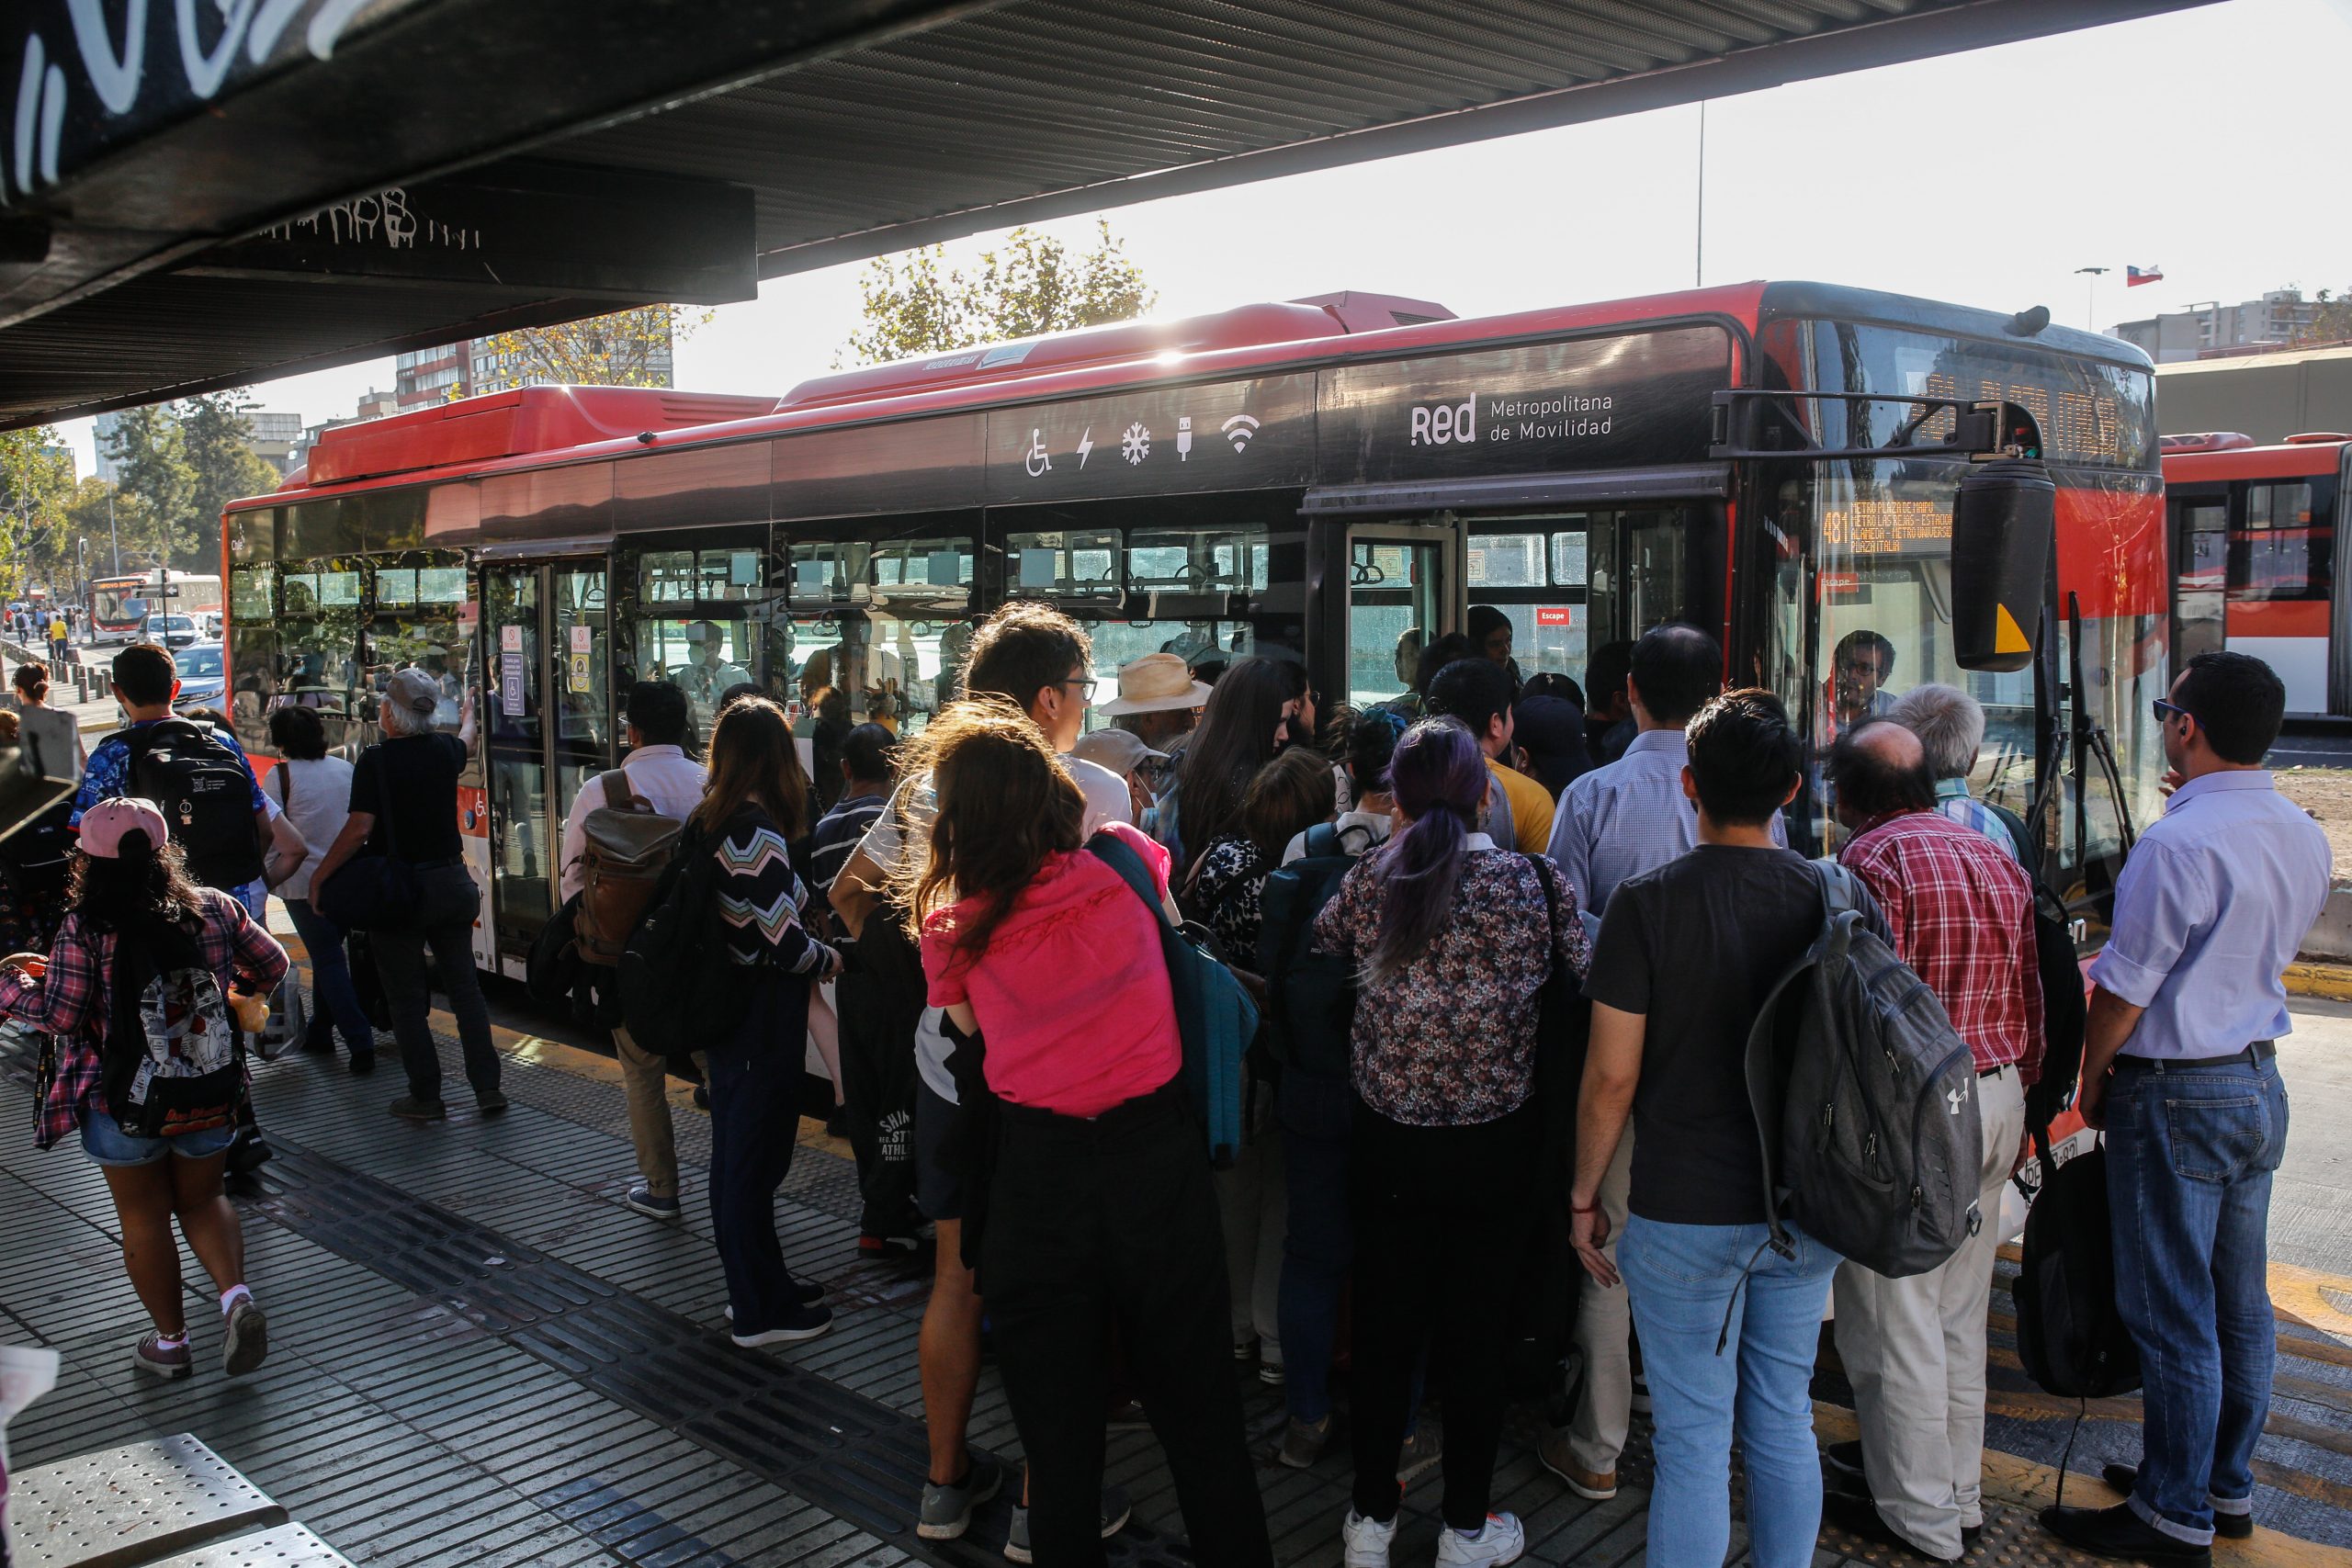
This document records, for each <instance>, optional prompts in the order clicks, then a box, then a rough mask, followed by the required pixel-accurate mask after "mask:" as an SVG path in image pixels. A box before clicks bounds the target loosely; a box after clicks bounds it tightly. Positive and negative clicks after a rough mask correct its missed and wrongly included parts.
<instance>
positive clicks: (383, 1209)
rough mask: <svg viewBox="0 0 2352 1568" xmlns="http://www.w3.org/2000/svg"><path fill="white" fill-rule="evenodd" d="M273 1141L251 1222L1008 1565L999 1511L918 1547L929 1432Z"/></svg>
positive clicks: (762, 1464) (659, 1415) (804, 1483)
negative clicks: (256, 1218)
mask: <svg viewBox="0 0 2352 1568" xmlns="http://www.w3.org/2000/svg"><path fill="white" fill-rule="evenodd" d="M270 1141H271V1143H272V1145H273V1146H275V1147H276V1149H277V1158H276V1159H274V1160H272V1161H271V1162H270V1163H269V1165H267V1166H266V1167H265V1168H264V1181H265V1186H266V1196H265V1197H263V1198H262V1199H261V1200H260V1201H258V1202H256V1203H255V1204H254V1206H253V1207H254V1211H256V1212H258V1213H262V1214H265V1215H266V1216H268V1217H269V1218H270V1219H272V1220H274V1221H276V1222H277V1224H282V1225H284V1226H286V1227H287V1228H288V1230H290V1231H293V1232H294V1233H295V1234H297V1235H301V1236H303V1237H304V1238H306V1239H308V1240H310V1241H311V1242H313V1243H315V1244H316V1245H318V1246H320V1247H324V1248H325V1249H326V1250H328V1251H330V1252H333V1253H334V1254H336V1255H337V1256H339V1257H343V1258H349V1259H350V1260H352V1261H353V1262H356V1263H359V1264H361V1265H363V1266H365V1267H367V1268H368V1269H373V1270H374V1271H375V1272H377V1273H379V1274H380V1275H382V1276H384V1277H385V1278H387V1279H390V1280H393V1281H395V1282H396V1283H398V1284H400V1285H401V1286H403V1287H404V1288H406V1289H408V1290H410V1291H412V1292H415V1293H416V1294H417V1295H419V1296H421V1297H424V1298H425V1299H427V1300H430V1301H434V1302H436V1303H440V1304H441V1305H443V1306H445V1307H447V1309H449V1310H450V1311H451V1312H453V1313H456V1314H458V1315H459V1316H460V1317H463V1318H465V1319H466V1320H467V1321H469V1322H470V1323H472V1324H474V1325H476V1326H477V1327H479V1328H481V1330H482V1331H484V1332H485V1333H488V1334H491V1335H494V1336H496V1337H499V1338H500V1339H503V1340H504V1341H505V1342H506V1343H508V1344H511V1345H513V1346H515V1348H518V1349H521V1350H523V1351H525V1352H526V1353H527V1354H529V1355H531V1356H533V1357H535V1358H536V1359H538V1360H540V1361H543V1362H545V1363H546V1364H548V1365H549V1366H552V1367H555V1368H558V1369H560V1371H563V1372H564V1373H565V1374H566V1375H568V1376H570V1377H571V1378H572V1379H574V1380H575V1381H577V1382H580V1383H581V1384H582V1385H583V1386H585V1387H588V1388H591V1389H594V1390H595V1391H596V1392H597V1393H600V1394H602V1395H603V1396H604V1397H605V1398H607V1399H609V1400H611V1401H613V1402H614V1403H615V1404H618V1405H621V1406H623V1407H624V1408H627V1409H629V1410H632V1411H635V1412H636V1413H638V1414H639V1415H640V1416H645V1417H647V1418H648V1419H650V1420H652V1421H654V1422H657V1423H659V1424H660V1425H661V1426H662V1427H666V1428H668V1429H670V1430H672V1431H674V1432H677V1433H678V1434H679V1435H680V1436H682V1437H684V1438H687V1439H688V1440H690V1441H692V1442H695V1443H696V1444H698V1445H700V1446H701V1447H703V1448H705V1449H707V1450H709V1451H710V1452H712V1453H714V1454H717V1455H718V1456H720V1457H721V1458H724V1459H726V1460H729V1461H731V1462H733V1463H735V1464H737V1465H740V1466H741V1467H742V1468H743V1469H744V1470H747V1471H749V1472H752V1473H753V1474H756V1475H759V1476H761V1477H762V1478H763V1479H765V1480H769V1481H772V1482H774V1483H775V1484H777V1485H779V1486H781V1487H783V1488H785V1489H786V1491H788V1492H791V1493H792V1494H794V1495H797V1496H799V1497H802V1498H805V1499H807V1500H808V1501H809V1502H811V1503H814V1504H815V1505H817V1506H819V1507H820V1508H823V1509H825V1510H826V1511H827V1512H829V1513H831V1514H833V1515H834V1516H835V1517H839V1518H842V1519H843V1520H846V1521H847V1522H849V1523H851V1524H854V1525H855V1526H857V1527H858V1528H859V1529H864V1530H866V1531H869V1532H871V1533H872V1534H874V1535H876V1536H878V1537H881V1538H882V1539H884V1540H888V1541H889V1542H891V1544H893V1545H894V1546H897V1547H899V1549H901V1550H903V1551H909V1552H910V1553H913V1554H915V1555H917V1556H920V1557H922V1559H923V1560H925V1561H927V1562H940V1563H948V1564H956V1565H958V1568H979V1565H981V1564H994V1563H998V1562H1002V1561H1003V1559H1002V1557H1001V1548H1002V1546H1003V1540H1004V1534H1003V1532H1004V1529H1005V1528H1006V1522H1007V1519H1008V1517H1009V1514H1008V1509H1007V1506H1006V1504H1005V1503H1003V1502H999V1503H998V1504H996V1505H993V1506H991V1508H990V1509H989V1511H988V1512H987V1513H986V1514H985V1515H983V1516H981V1517H978V1518H976V1519H975V1521H974V1525H973V1529H972V1530H971V1532H970V1533H969V1534H967V1536H966V1537H965V1538H964V1539H963V1540H958V1541H952V1542H934V1541H924V1540H919V1539H918V1538H917V1537H916V1536H915V1533H914V1530H913V1528H912V1523H911V1521H912V1519H913V1517H914V1511H915V1504H916V1502H917V1500H918V1499H919V1498H920V1497H921V1495H922V1485H923V1479H924V1474H925V1471H926V1468H927V1465H928V1459H929V1455H928V1449H927V1447H926V1444H925V1441H924V1434H923V1429H922V1424H921V1423H920V1422H918V1421H915V1420H913V1419H910V1417H908V1416H902V1415H899V1413H898V1412H896V1411H894V1410H891V1409H890V1408H889V1407H888V1406H887V1405H884V1404H880V1403H878V1402H876V1401H875V1400H871V1399H867V1398H865V1396H863V1395H861V1394H857V1393H851V1392H850V1391H849V1390H847V1389H845V1388H842V1386H841V1385H840V1384H838V1383H835V1382H831V1381H829V1380H827V1379H825V1378H822V1377H819V1376H817V1375H815V1374H814V1373H811V1372H807V1371H801V1370H800V1369H798V1368H797V1367H794V1366H792V1365H791V1364H789V1363H788V1362H785V1361H781V1360H778V1359H775V1358H774V1357H772V1356H768V1355H764V1354H762V1353H760V1352H758V1351H753V1350H742V1349H739V1348H736V1347H735V1346H734V1345H733V1344H731V1343H729V1341H728V1340H727V1339H726V1338H724V1337H721V1336H718V1335H716V1334H713V1333H712V1332H710V1331H709V1330H708V1329H707V1328H705V1327H703V1326H702V1325H698V1324H696V1323H695V1322H693V1321H692V1320H690V1319H688V1318H685V1317H683V1316H681V1315H679V1314H676V1313H673V1312H670V1311H668V1310H666V1309H665V1308H662V1307H660V1306H657V1305H655V1304H654V1303H651V1302H650V1301H647V1300H645V1299H644V1298H643V1297H640V1296H638V1295H635V1294H633V1293H631V1292H627V1291H624V1290H621V1289H619V1288H618V1287H616V1286H615V1285H613V1284H612V1283H610V1282H609V1281H607V1280H601V1279H598V1278H597V1277H596V1276H594V1275H593V1274H589V1273H586V1272H584V1271H582V1270H581V1269H575V1268H572V1267H571V1266H570V1265H568V1264H566V1263H563V1262H561V1261H560V1260H559V1259H557V1258H551V1257H548V1256H547V1255H546V1254H544V1253H541V1252H539V1251H537V1250H536V1249H534V1248H532V1247H526V1246H524V1245H522V1244H521V1243H519V1242H517V1241H515V1240H513V1239H511V1238H509V1237H507V1236H504V1235H501V1234H500V1233H499V1232H497V1231H494V1230H492V1229H491V1228H490V1227H488V1226H485V1225H481V1224H475V1223H474V1222H472V1221H470V1220H467V1219H465V1218H463V1217H461V1216H459V1215H458V1214H455V1213H450V1212H449V1211H448V1210H447V1209H444V1208H442V1207H440V1206H439V1205H437V1204H435V1203H431V1202H427V1201H424V1200H422V1199H418V1198H415V1197H413V1196H411V1195H410V1194H408V1193H405V1192H402V1191H401V1190H400V1189H398V1188H396V1187H394V1186H392V1185H391V1184H390V1183H388V1182H384V1181H379V1180H378V1179H376V1178H374V1177H371V1176H368V1175H367V1174H365V1173H363V1172H360V1171H356V1170H353V1169H351V1168H349V1167H347V1166H344V1165H341V1164H339V1163H337V1162H336V1161H334V1160H333V1159H330V1158H328V1157H326V1156H322V1155H319V1154H315V1153H312V1152H310V1151H308V1150H304V1149H301V1148H298V1147H295V1146H293V1145H290V1144H289V1143H288V1141H287V1140H286V1139H285V1138H283V1137H282V1136H280V1135H278V1134H274V1133H273V1134H271V1140H270ZM1111 1547H1112V1562H1114V1563H1116V1564H1119V1565H1120V1568H1190V1564H1191V1562H1192V1559H1191V1558H1190V1556H1189V1555H1188V1554H1186V1553H1184V1552H1183V1551H1182V1547H1181V1546H1180V1545H1178V1544H1176V1543H1174V1542H1171V1541H1170V1540H1166V1539H1165V1538H1163V1537H1161V1536H1159V1534H1158V1533H1157V1532H1154V1531H1152V1530H1150V1529H1146V1528H1144V1527H1143V1526H1141V1525H1140V1524H1137V1525H1135V1526H1131V1527H1130V1528H1129V1529H1127V1530H1125V1531H1124V1532H1122V1533H1121V1535H1120V1536H1119V1537H1117V1538H1116V1539H1115V1540H1114V1541H1113V1542H1111Z"/></svg>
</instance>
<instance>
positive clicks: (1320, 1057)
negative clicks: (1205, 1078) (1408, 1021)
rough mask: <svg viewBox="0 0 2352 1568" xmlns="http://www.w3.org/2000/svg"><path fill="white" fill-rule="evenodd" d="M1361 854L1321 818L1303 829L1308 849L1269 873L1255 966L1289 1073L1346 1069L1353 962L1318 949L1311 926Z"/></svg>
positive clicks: (1273, 1038)
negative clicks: (1263, 987)
mask: <svg viewBox="0 0 2352 1568" xmlns="http://www.w3.org/2000/svg"><path fill="white" fill-rule="evenodd" d="M1358 858H1359V856H1358V855H1357V854H1351V853H1350V852H1348V849H1347V845H1346V842H1345V840H1342V839H1341V837H1340V831H1339V829H1337V828H1335V827H1334V826H1332V824H1330V823H1329V822H1318V823H1317V824H1316V825H1315V826H1314V827H1312V828H1309V829H1307V830H1306V854H1305V856H1304V857H1302V858H1301V859H1298V860H1295V861H1293V862H1291V863H1290V864H1288V865H1286V866H1283V867H1282V868H1281V869H1280V870H1278V871H1275V872H1273V873H1272V874H1270V875H1268V876H1267V878H1266V886H1265V891H1264V893H1263V894H1262V895H1261V897H1260V903H1259V907H1260V910H1261V915H1262V917H1263V919H1262V920H1261V923H1260V925H1259V927H1258V953H1257V964H1258V973H1259V974H1261V975H1262V976H1265V980H1266V1009H1265V1013H1264V1016H1263V1019H1262V1022H1263V1025H1264V1035H1263V1038H1264V1040H1265V1042H1266V1047H1267V1049H1268V1050H1269V1051H1270V1052H1271V1053H1272V1055H1273V1059H1274V1063H1275V1065H1276V1066H1279V1067H1280V1068H1281V1069H1282V1070H1283V1071H1284V1072H1300V1073H1305V1074H1306V1075H1307V1076H1308V1077H1317V1078H1342V1079H1344V1078H1345V1077H1347V1076H1348V1068H1349V1064H1350V1060H1351V1055H1350V1050H1349V1044H1348V1036H1349V1032H1350V1031H1351V1029H1352V1028H1353V1027H1354V1024H1355V1016H1356V972H1355V965H1354V964H1351V963H1349V962H1348V961H1347V960H1346V959H1344V958H1337V957H1334V956H1333V955H1331V954H1330V953H1317V952H1316V951H1315V946H1314V932H1315V917H1316V916H1317V914H1320V913H1321V912H1322V909H1323V906H1324V905H1326V904H1328V903H1329V902H1330V901H1331V899H1332V897H1334V896H1335V895H1337V894H1338V892H1339V891H1340V881H1341V880H1342V879H1343V878H1344V877H1346V875H1347V874H1348V868H1349V867H1350V866H1352V865H1353V864H1355V863H1356V861H1357V859H1358Z"/></svg>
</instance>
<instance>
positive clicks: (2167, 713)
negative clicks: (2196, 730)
mask: <svg viewBox="0 0 2352 1568" xmlns="http://www.w3.org/2000/svg"><path fill="white" fill-rule="evenodd" d="M2154 709H2155V715H2156V722H2157V723H2158V724H2169V723H2171V722H2172V721H2173V720H2174V719H2176V718H2185V719H2188V721H2189V722H2190V723H2192V724H2194V723H2195V722H2196V721H2197V716H2196V715H2195V714H2193V713H2191V712H2189V711H2188V709H2187V708H2185V707H2182V706H2181V705H2179V704H2178V703H2168V702H2166V701H2165V700H2164V698H2162V697H2158V698H2157V699H2156V700H2155V703H2154Z"/></svg>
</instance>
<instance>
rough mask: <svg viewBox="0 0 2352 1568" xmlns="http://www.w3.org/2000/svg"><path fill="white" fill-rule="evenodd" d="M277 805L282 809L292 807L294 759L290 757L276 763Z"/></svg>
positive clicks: (287, 809)
mask: <svg viewBox="0 0 2352 1568" xmlns="http://www.w3.org/2000/svg"><path fill="white" fill-rule="evenodd" d="M277 805H278V808H279V809H280V810H283V811H291V810H293V809H294V759H293V758H291V757H288V758H287V759H286V760H285V761H282V762H280V763H278V764H277Z"/></svg>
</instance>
